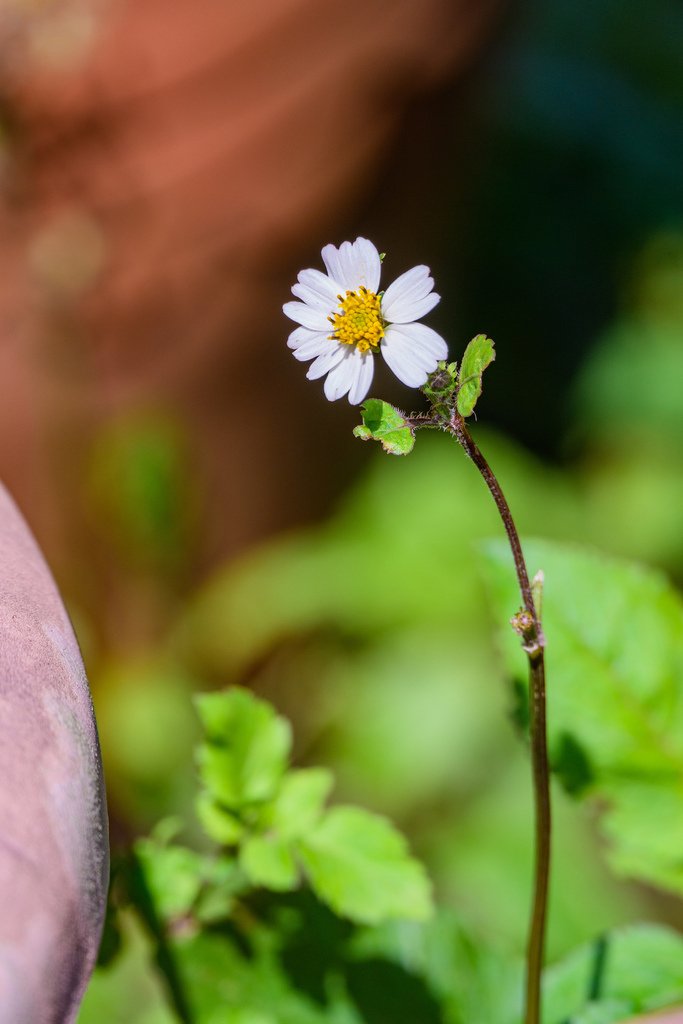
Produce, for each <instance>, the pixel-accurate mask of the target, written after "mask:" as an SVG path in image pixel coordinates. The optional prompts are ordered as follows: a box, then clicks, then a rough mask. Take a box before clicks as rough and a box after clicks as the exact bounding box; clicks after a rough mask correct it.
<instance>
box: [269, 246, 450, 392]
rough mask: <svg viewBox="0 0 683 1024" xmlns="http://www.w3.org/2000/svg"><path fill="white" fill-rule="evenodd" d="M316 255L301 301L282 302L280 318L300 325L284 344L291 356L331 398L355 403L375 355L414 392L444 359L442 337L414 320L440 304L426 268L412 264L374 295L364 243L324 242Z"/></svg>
mask: <svg viewBox="0 0 683 1024" xmlns="http://www.w3.org/2000/svg"><path fill="white" fill-rule="evenodd" d="M322 258H323V262H324V264H325V267H326V269H327V273H326V274H323V273H322V271H320V270H302V271H301V273H300V274H299V277H298V282H297V284H295V285H294V286H293V288H292V293H293V294H294V295H295V296H296V297H297V299H300V300H301V301H300V302H287V303H285V305H284V306H283V307H282V308H283V310H284V312H285V313H286V315H287V316H288V317H289V318H290V319H291V320H294V321H295V322H296V323H297V324H299V326H298V327H297V328H296V330H294V331H292V333H291V334H290V336H289V340H288V342H287V344H288V345H289V347H290V348H291V349H293V350H294V357H295V359H299V360H301V361H306V360H308V359H312V360H313V362H312V363H311V365H310V366H309V368H308V373H307V374H306V376H307V377H308V379H309V380H317V378H318V377H324V376H325V375H327V376H326V379H325V395H326V397H327V398H328V399H329V400H330V401H331V402H333V401H335V400H336V399H337V398H341V397H342V396H343V395H346V394H348V396H349V402H351V404H352V405H357V404H358V403H359V402H362V401H363V399H364V398H365V396H366V395H367V393H368V391H369V390H370V384H371V383H372V373H373V369H374V363H373V361H374V358H375V355H376V354H377V353H378V352H381V354H382V356H383V358H384V361H385V363H386V364H387V365H388V366H389V368H390V369H391V370H392V371H393V372H394V374H395V375H396V376H397V377H398V379H399V380H400V381H403V383H404V384H407V385H408V387H413V388H416V387H420V385H422V384H424V383H425V381H426V380H427V377H428V375H429V374H430V373H431V372H432V371H433V370H435V369H436V364H437V363H438V362H439V360H440V359H446V357H447V355H448V348H447V346H446V342H445V341H444V340H443V338H442V337H441V336H440V335H439V334H437V333H436V331H433V330H432V329H431V327H427V326H425V324H420V323H417V321H418V320H419V319H420V317H423V316H425V314H427V313H428V312H429V311H430V309H433V308H434V306H436V304H437V302H438V301H439V296H438V295H437V294H436V293H435V292H433V291H432V288H433V287H434V281H433V280H432V278H431V277H430V276H429V267H423V266H420V267H413V269H412V270H408V271H406V273H405V274H401V276H400V277H398V278H396V280H395V281H394V283H393V284H390V285H389V287H388V288H387V290H386V291H385V292H381V291H379V279H380V273H381V269H382V265H381V259H380V255H379V252H378V251H377V249H376V248H375V246H374V245H373V244H372V242H369V241H368V240H367V238H357V239H356V241H355V242H342V244H341V245H340V247H339V248H338V249H337V248H336V247H335V246H334V245H326V246H325V248H324V249H323V250H322Z"/></svg>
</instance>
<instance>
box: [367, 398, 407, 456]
mask: <svg viewBox="0 0 683 1024" xmlns="http://www.w3.org/2000/svg"><path fill="white" fill-rule="evenodd" d="M361 415H362V417H363V426H361V427H355V428H354V431H353V433H354V437H360V439H361V440H362V441H369V440H371V439H372V440H374V441H380V442H381V444H382V447H383V448H384V450H385V452H389V454H390V455H407V454H408V453H409V452H411V451H412V450H413V446H414V444H415V431H414V430H413V428H412V427H411V426H409V424H408V423H407V422H406V419H405V417H404V416H402V415H401V413H400V412H399V411H398V409H395V408H394V407H393V405H389V403H388V402H383V401H381V399H379V398H368V400H367V401H366V402H364V403H363V405H362V407H361Z"/></svg>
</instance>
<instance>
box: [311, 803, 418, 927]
mask: <svg viewBox="0 0 683 1024" xmlns="http://www.w3.org/2000/svg"><path fill="white" fill-rule="evenodd" d="M298 850H299V853H300V855H301V859H302V861H303V864H304V867H305V869H306V873H307V875H308V877H309V879H310V882H311V885H312V886H313V888H314V890H315V892H316V893H317V895H318V896H319V897H320V899H322V900H324V902H326V903H328V904H329V905H330V906H331V907H332V909H333V910H335V911H336V912H337V913H339V914H342V915H343V916H345V917H350V918H352V919H353V920H355V921H361V922H366V923H368V924H376V923H378V922H380V921H382V920H385V919H387V918H392V917H405V918H416V919H424V918H426V917H428V916H429V914H430V913H431V911H432V902H431V888H430V884H429V881H428V879H427V875H426V872H425V870H424V868H423V867H422V865H421V864H420V863H419V862H418V861H416V860H414V859H413V858H412V857H411V856H410V855H409V853H408V849H407V844H406V841H405V840H404V838H403V837H402V836H401V835H400V833H399V832H397V831H396V829H395V828H394V827H393V825H391V824H390V823H389V822H388V821H386V820H385V819H384V818H380V817H377V816H376V815H374V814H371V813H370V812H369V811H365V810H361V809H360V808H355V807H334V808H333V809H332V810H331V811H329V812H328V814H326V815H325V817H324V818H322V820H321V821H320V822H319V823H318V824H317V825H316V827H315V828H314V829H313V830H312V831H311V832H309V834H308V835H307V836H306V837H305V838H304V839H302V840H301V841H300V842H299V843H298Z"/></svg>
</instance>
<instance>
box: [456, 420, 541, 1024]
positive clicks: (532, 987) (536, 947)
mask: <svg viewBox="0 0 683 1024" xmlns="http://www.w3.org/2000/svg"><path fill="white" fill-rule="evenodd" d="M448 429H449V431H450V433H451V434H452V435H453V437H455V438H456V440H457V441H458V442H459V443H460V444H461V445H462V447H463V448H464V450H465V452H466V453H467V455H468V456H469V457H470V459H471V460H472V462H473V463H474V464H475V466H476V467H477V469H478V470H479V472H480V473H481V475H482V477H483V478H484V482H485V483H486V486H487V487H488V489H489V491H490V492H491V496H492V497H493V500H494V501H495V503H496V507H497V509H498V511H499V513H500V517H501V519H502V520H503V525H504V527H505V532H506V533H507V535H508V540H509V542H510V548H511V549H512V557H513V559H514V563H515V570H516V572H517V580H518V582H519V589H520V592H521V595H522V604H523V605H524V612H522V613H520V614H519V615H518V616H515V619H513V626H514V628H515V630H516V631H517V632H518V633H519V634H520V635H521V637H522V646H523V648H524V651H525V652H526V655H527V658H528V661H529V694H530V701H529V708H530V740H531V763H532V772H533V784H534V808H535V836H536V842H535V860H534V894H533V903H532V909H531V923H530V927H529V939H528V944H527V972H526V1004H525V1014H524V1022H525V1024H540V1021H541V972H542V969H543V953H544V947H545V930H546V917H547V907H548V881H549V877H550V825H551V819H550V773H549V770H548V743H547V737H546V694H545V660H544V649H545V638H544V636H543V630H542V628H541V621H540V618H539V614H538V611H537V609H536V605H535V603H534V599H533V594H532V591H531V584H530V582H529V573H528V572H527V567H526V562H525V561H524V555H523V553H522V545H521V544H520V540H519V534H518V533H517V528H516V526H515V522H514V519H513V518H512V513H511V511H510V506H509V505H508V503H507V500H506V498H505V495H504V494H503V491H502V489H501V486H500V484H499V483H498V480H497V479H496V477H495V474H494V473H493V470H492V469H491V467H490V466H489V464H488V462H487V461H486V459H485V458H484V456H483V455H482V453H481V452H480V451H479V448H478V447H477V445H476V444H475V442H474V440H473V438H472V436H471V435H470V432H469V431H468V429H467V426H466V425H465V421H464V419H463V418H462V416H460V414H459V413H458V412H457V410H454V412H453V414H452V416H451V418H450V420H449V422H448ZM525 613H526V614H525Z"/></svg>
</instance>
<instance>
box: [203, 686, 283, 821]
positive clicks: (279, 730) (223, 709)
mask: <svg viewBox="0 0 683 1024" xmlns="http://www.w3.org/2000/svg"><path fill="white" fill-rule="evenodd" d="M197 707H198V709H199V715H200V718H201V720H202V723H203V725H204V728H205V730H206V734H207V742H205V743H204V744H202V745H201V746H200V748H199V752H198V761H199V769H200V775H201V779H202V782H203V783H204V785H205V786H206V788H207V789H208V790H209V792H210V793H211V795H212V796H213V797H214V798H215V799H216V800H217V801H218V802H219V803H221V804H224V805H225V807H226V809H228V810H236V809H239V808H242V807H244V806H245V805H249V804H253V803H258V802H263V801H267V800H272V799H273V797H274V796H275V795H276V793H277V790H278V787H279V784H280V781H281V779H282V776H283V775H284V773H285V770H286V767H287V759H288V757H289V752H290V748H291V742H292V741H291V728H290V725H289V722H287V721H286V720H285V719H284V718H281V717H280V716H278V715H277V714H276V713H275V710H274V709H273V708H272V707H271V706H270V704H267V703H266V702H265V701H262V700H259V699H258V698H257V697H254V696H253V694H251V693H249V691H248V690H243V689H240V688H238V687H234V688H232V689H230V690H228V691H227V692H225V693H212V694H204V695H203V696H200V697H198V698H197Z"/></svg>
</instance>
